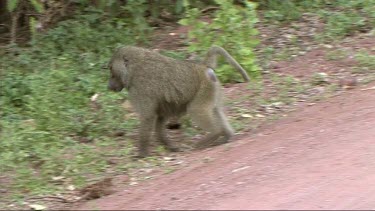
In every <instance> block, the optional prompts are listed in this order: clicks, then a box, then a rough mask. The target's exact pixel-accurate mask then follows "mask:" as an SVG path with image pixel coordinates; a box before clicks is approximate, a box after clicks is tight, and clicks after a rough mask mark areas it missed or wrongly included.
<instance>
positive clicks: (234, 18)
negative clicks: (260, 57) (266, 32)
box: [180, 0, 260, 82]
mask: <svg viewBox="0 0 375 211" xmlns="http://www.w3.org/2000/svg"><path fill="white" fill-rule="evenodd" d="M215 2H216V3H217V4H218V5H219V7H220V9H219V10H218V11H216V12H215V13H214V14H213V16H214V17H213V19H212V22H211V23H207V22H204V21H199V20H198V19H199V17H200V15H201V14H200V11H199V10H198V9H197V8H190V6H189V5H186V7H187V8H189V9H188V10H187V13H186V18H184V19H182V20H181V21H180V23H181V24H182V25H189V26H192V28H193V29H192V30H190V31H189V34H188V37H189V40H190V45H189V50H190V51H191V52H197V53H205V52H207V50H208V49H209V48H210V47H211V46H212V45H219V46H222V47H224V48H225V49H226V50H228V51H229V53H230V54H232V55H233V57H234V58H235V59H236V60H237V61H238V62H239V63H240V64H241V65H242V66H243V67H244V68H245V69H246V70H247V71H248V73H249V74H250V76H252V77H258V76H260V71H259V68H258V66H257V65H256V63H255V55H254V53H253V48H254V47H255V46H256V45H257V44H258V43H259V41H258V40H257V39H255V38H254V36H255V35H257V34H258V31H257V30H256V29H255V27H254V25H255V23H256V22H257V18H256V13H255V7H256V5H255V4H254V3H252V2H247V1H244V3H245V5H246V8H240V7H238V6H236V5H234V4H233V1H227V0H216V1H215ZM215 72H216V73H217V75H218V76H219V77H220V79H221V80H222V81H223V82H233V81H236V80H241V79H239V78H240V76H239V74H238V73H237V72H236V71H234V70H233V68H232V67H230V66H229V65H228V64H224V65H222V66H220V68H218V69H217V70H215Z"/></svg>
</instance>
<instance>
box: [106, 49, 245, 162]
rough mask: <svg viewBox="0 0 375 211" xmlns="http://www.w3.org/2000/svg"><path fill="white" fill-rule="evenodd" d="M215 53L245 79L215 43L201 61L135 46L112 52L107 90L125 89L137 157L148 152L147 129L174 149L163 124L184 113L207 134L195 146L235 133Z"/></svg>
mask: <svg viewBox="0 0 375 211" xmlns="http://www.w3.org/2000/svg"><path fill="white" fill-rule="evenodd" d="M223 52H224V53H223ZM218 53H219V54H222V55H224V56H225V57H226V59H227V60H228V61H229V62H230V63H231V64H232V65H234V66H237V69H238V70H240V72H242V73H241V74H242V75H243V76H244V78H245V80H247V81H248V80H249V78H248V76H247V74H246V72H245V71H244V70H243V68H242V67H241V66H240V65H239V64H238V63H237V62H236V61H235V60H234V59H233V58H232V57H231V56H230V55H229V54H228V53H227V52H226V51H225V50H224V49H223V48H221V47H218V46H213V47H211V48H210V50H209V51H208V53H207V56H206V58H205V60H204V61H203V64H199V63H193V62H188V61H179V60H176V59H173V58H170V57H166V56H163V55H161V54H159V53H156V52H153V51H150V50H147V49H144V48H139V47H134V46H125V47H122V48H119V49H118V50H117V51H116V52H115V53H114V54H113V56H112V58H111V61H110V63H109V69H110V79H109V82H108V88H109V89H110V90H112V91H116V92H120V91H121V90H122V89H124V88H125V89H126V90H128V96H129V100H130V102H131V104H132V105H133V106H134V108H135V110H136V112H137V113H138V114H139V118H140V129H139V146H138V156H137V157H146V156H148V153H149V151H148V145H149V140H150V138H151V133H152V131H155V135H156V138H157V140H158V141H160V142H161V143H162V144H163V145H164V146H165V147H166V148H167V149H168V150H170V151H178V148H176V147H175V146H174V145H173V144H172V143H171V142H170V141H169V140H168V138H167V136H166V132H165V124H166V122H167V121H168V119H169V118H170V117H180V116H182V115H185V114H186V113H188V114H189V115H190V116H191V118H192V120H193V122H195V123H196V124H197V125H198V127H200V128H202V129H203V130H205V131H207V132H208V134H207V135H206V137H205V138H204V139H202V140H201V141H199V142H198V143H197V144H196V148H205V147H210V146H215V145H218V144H222V143H226V142H228V141H229V139H230V137H231V136H232V135H233V134H234V132H233V129H232V128H231V126H230V125H229V123H228V120H227V118H226V116H225V114H224V112H223V109H222V94H221V85H220V82H219V80H218V79H217V77H216V75H215V72H214V71H213V68H214V66H215V64H216V54H218Z"/></svg>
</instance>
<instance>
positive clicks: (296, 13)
mask: <svg viewBox="0 0 375 211" xmlns="http://www.w3.org/2000/svg"><path fill="white" fill-rule="evenodd" d="M261 6H263V7H265V8H266V10H265V11H264V17H265V18H266V19H268V20H270V21H291V20H297V19H298V18H299V17H300V16H301V12H300V8H299V7H298V4H297V3H296V2H295V1H291V0H283V1H279V0H267V1H262V2H261Z"/></svg>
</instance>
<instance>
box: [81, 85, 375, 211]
mask: <svg viewBox="0 0 375 211" xmlns="http://www.w3.org/2000/svg"><path fill="white" fill-rule="evenodd" d="M374 85H375V84H374V83H373V84H372V85H369V86H368V87H370V86H371V87H372V86H374ZM361 88H363V87H358V88H357V89H355V90H351V91H348V92H347V93H344V94H342V95H340V96H337V97H334V98H331V99H329V100H327V101H325V102H321V103H318V104H315V105H313V106H306V107H302V108H301V109H300V110H299V111H297V112H294V113H292V114H290V115H289V117H286V118H284V119H282V120H280V121H277V122H275V123H273V124H272V125H270V126H267V127H265V128H263V129H261V130H260V132H261V133H258V134H254V135H253V137H250V138H242V139H241V140H238V141H235V142H232V143H230V144H228V145H227V146H223V145H222V146H218V147H215V148H212V149H209V150H206V151H204V152H202V151H201V152H192V153H190V155H189V157H191V158H194V159H195V162H193V163H192V164H191V165H189V166H188V167H186V168H183V169H181V170H178V171H176V172H174V173H171V174H169V175H164V176H161V177H158V178H157V179H153V180H150V181H146V182H144V183H143V184H141V185H139V186H136V187H131V188H123V190H121V191H119V192H117V193H115V194H113V195H110V196H108V197H104V198H101V199H98V200H94V201H89V202H87V203H85V204H82V205H80V206H79V209H112V210H114V209H143V210H145V209H146V210H147V209H223V210H231V209H375V90H366V91H363V90H361ZM205 157H210V158H211V161H210V162H203V161H202V160H204V159H203V158H205Z"/></svg>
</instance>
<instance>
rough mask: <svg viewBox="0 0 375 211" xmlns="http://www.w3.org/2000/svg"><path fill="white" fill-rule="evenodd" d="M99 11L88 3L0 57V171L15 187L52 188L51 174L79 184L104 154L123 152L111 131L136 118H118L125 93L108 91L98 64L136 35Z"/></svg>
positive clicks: (99, 169)
mask: <svg viewBox="0 0 375 211" xmlns="http://www.w3.org/2000/svg"><path fill="white" fill-rule="evenodd" d="M102 14H103V13H102V12H100V11H96V10H94V9H88V10H87V11H86V13H84V14H80V15H78V16H76V17H75V18H74V19H70V20H66V21H63V22H60V23H59V24H58V25H57V26H56V27H55V28H54V29H51V30H49V31H48V32H46V33H45V34H39V35H36V36H35V37H34V39H33V40H32V41H31V42H30V47H28V48H20V47H18V46H11V47H10V48H9V49H8V52H9V53H8V54H5V55H3V56H2V57H1V58H0V70H1V71H0V73H1V75H0V77H1V83H0V107H1V109H0V137H1V138H0V139H1V141H0V171H1V172H2V174H4V175H11V174H12V175H14V176H13V177H12V179H13V181H12V182H13V185H14V186H13V187H15V188H17V190H18V191H23V192H24V193H27V192H31V193H46V192H49V191H54V190H57V189H58V188H59V185H58V184H55V183H54V182H53V181H52V178H53V177H56V176H63V177H64V178H69V180H71V181H72V183H73V184H75V185H82V184H83V183H84V182H85V181H86V180H87V179H88V178H92V177H96V176H97V175H100V174H102V173H104V172H105V171H106V169H107V168H108V167H109V166H108V163H107V159H106V158H107V157H109V156H118V157H124V158H125V160H126V158H129V157H130V153H131V152H132V150H131V149H132V144H131V143H129V142H128V143H126V142H125V143H124V142H122V141H120V142H116V141H114V139H115V137H114V136H113V134H114V133H115V132H117V131H124V132H126V131H132V129H133V128H134V125H135V124H136V122H137V121H136V119H134V118H127V119H124V116H125V115H126V111H125V110H124V109H122V107H121V106H119V105H120V104H121V102H122V101H124V100H125V99H126V97H127V96H126V94H125V93H121V94H117V93H112V92H109V91H107V77H108V74H109V73H108V70H102V69H101V68H102V66H103V65H105V64H106V63H107V62H108V60H109V58H110V55H111V54H112V52H113V51H114V50H115V48H116V47H117V46H120V45H125V44H132V43H135V42H136V40H135V39H137V37H135V36H134V33H136V32H134V31H133V30H132V28H131V27H130V26H129V25H127V23H126V22H124V20H120V19H111V20H106V19H103V16H102ZM99 23H100V24H99ZM95 94H98V98H97V99H96V100H94V101H93V100H91V97H92V96H93V95H95ZM108 147H109V148H110V149H108ZM118 149H122V150H120V151H121V153H120V154H118Z"/></svg>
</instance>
